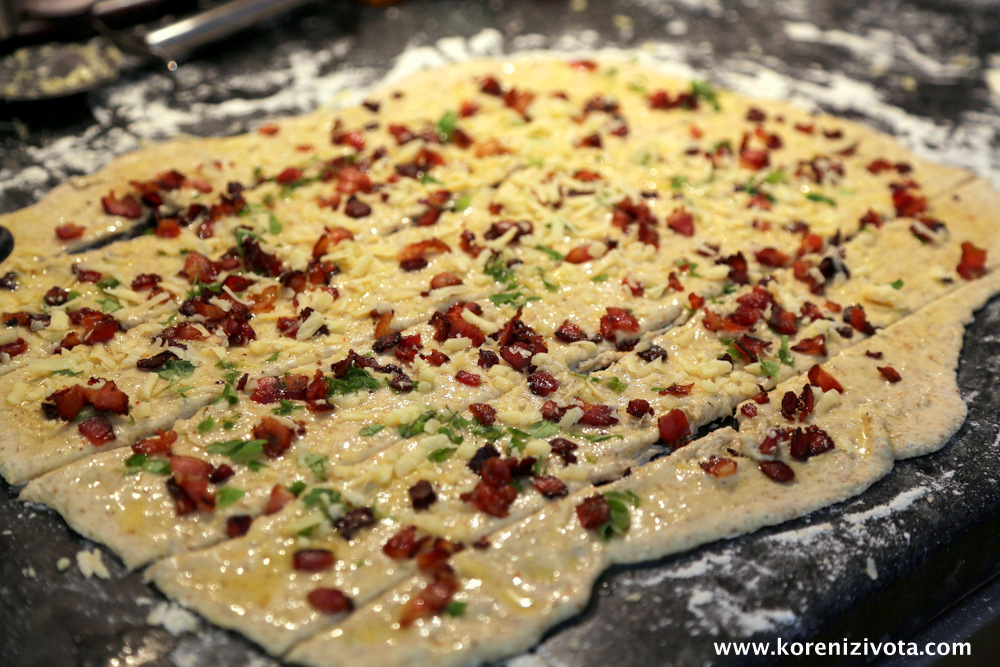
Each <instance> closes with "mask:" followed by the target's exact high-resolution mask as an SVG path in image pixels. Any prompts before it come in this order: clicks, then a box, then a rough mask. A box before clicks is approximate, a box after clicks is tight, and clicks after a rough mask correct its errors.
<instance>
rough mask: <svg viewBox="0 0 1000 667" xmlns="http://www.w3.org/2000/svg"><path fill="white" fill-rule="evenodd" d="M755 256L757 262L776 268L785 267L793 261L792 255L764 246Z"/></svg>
mask: <svg viewBox="0 0 1000 667" xmlns="http://www.w3.org/2000/svg"><path fill="white" fill-rule="evenodd" d="M755 257H756V258H757V262H758V263H760V264H763V265H764V266H773V267H776V268H784V267H786V266H788V263H789V262H790V261H791V257H789V256H788V255H786V254H785V253H783V252H781V251H780V250H778V249H776V248H764V249H763V250H759V251H757V253H756V255H755Z"/></svg>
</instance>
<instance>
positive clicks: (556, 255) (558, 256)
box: [535, 245, 566, 262]
mask: <svg viewBox="0 0 1000 667" xmlns="http://www.w3.org/2000/svg"><path fill="white" fill-rule="evenodd" d="M535 250H538V251H540V252H544V253H545V254H546V255H548V256H549V259H551V260H552V261H555V262H561V261H563V260H564V259H566V255H564V254H562V253H561V252H559V251H558V250H553V249H552V248H549V247H547V246H543V245H536V246H535Z"/></svg>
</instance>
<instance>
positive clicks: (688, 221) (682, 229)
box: [667, 206, 694, 236]
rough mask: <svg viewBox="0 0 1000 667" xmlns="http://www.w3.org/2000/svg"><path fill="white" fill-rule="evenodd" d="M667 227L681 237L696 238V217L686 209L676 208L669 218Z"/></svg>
mask: <svg viewBox="0 0 1000 667" xmlns="http://www.w3.org/2000/svg"><path fill="white" fill-rule="evenodd" d="M667 227H669V228H670V229H672V230H673V231H674V232H676V233H678V234H680V235H681V236H694V216H693V215H691V214H690V213H689V212H688V211H687V209H686V208H684V207H683V206H680V207H678V208H675V209H674V210H673V211H671V212H670V215H668V216H667Z"/></svg>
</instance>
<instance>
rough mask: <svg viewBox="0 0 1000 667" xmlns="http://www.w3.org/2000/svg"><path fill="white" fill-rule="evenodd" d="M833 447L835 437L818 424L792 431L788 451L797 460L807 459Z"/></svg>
mask: <svg viewBox="0 0 1000 667" xmlns="http://www.w3.org/2000/svg"><path fill="white" fill-rule="evenodd" d="M831 449H833V439H832V438H831V437H830V436H829V435H828V434H827V432H826V431H824V430H823V429H821V428H819V427H818V426H806V427H805V428H804V429H801V428H797V429H795V430H794V431H792V438H791V441H790V442H789V443H788V453H789V454H790V455H791V457H792V458H793V459H795V460H796V461H805V460H806V459H808V458H809V457H812V456H817V455H819V454H822V453H823V452H827V451H829V450H831Z"/></svg>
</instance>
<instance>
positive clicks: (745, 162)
mask: <svg viewBox="0 0 1000 667" xmlns="http://www.w3.org/2000/svg"><path fill="white" fill-rule="evenodd" d="M770 164H771V159H770V157H768V154H767V151H766V150H760V149H756V148H748V149H745V150H742V151H740V166H741V167H743V168H744V169H753V170H754V171H760V170H761V169H764V168H765V167H767V166H768V165H770Z"/></svg>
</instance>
